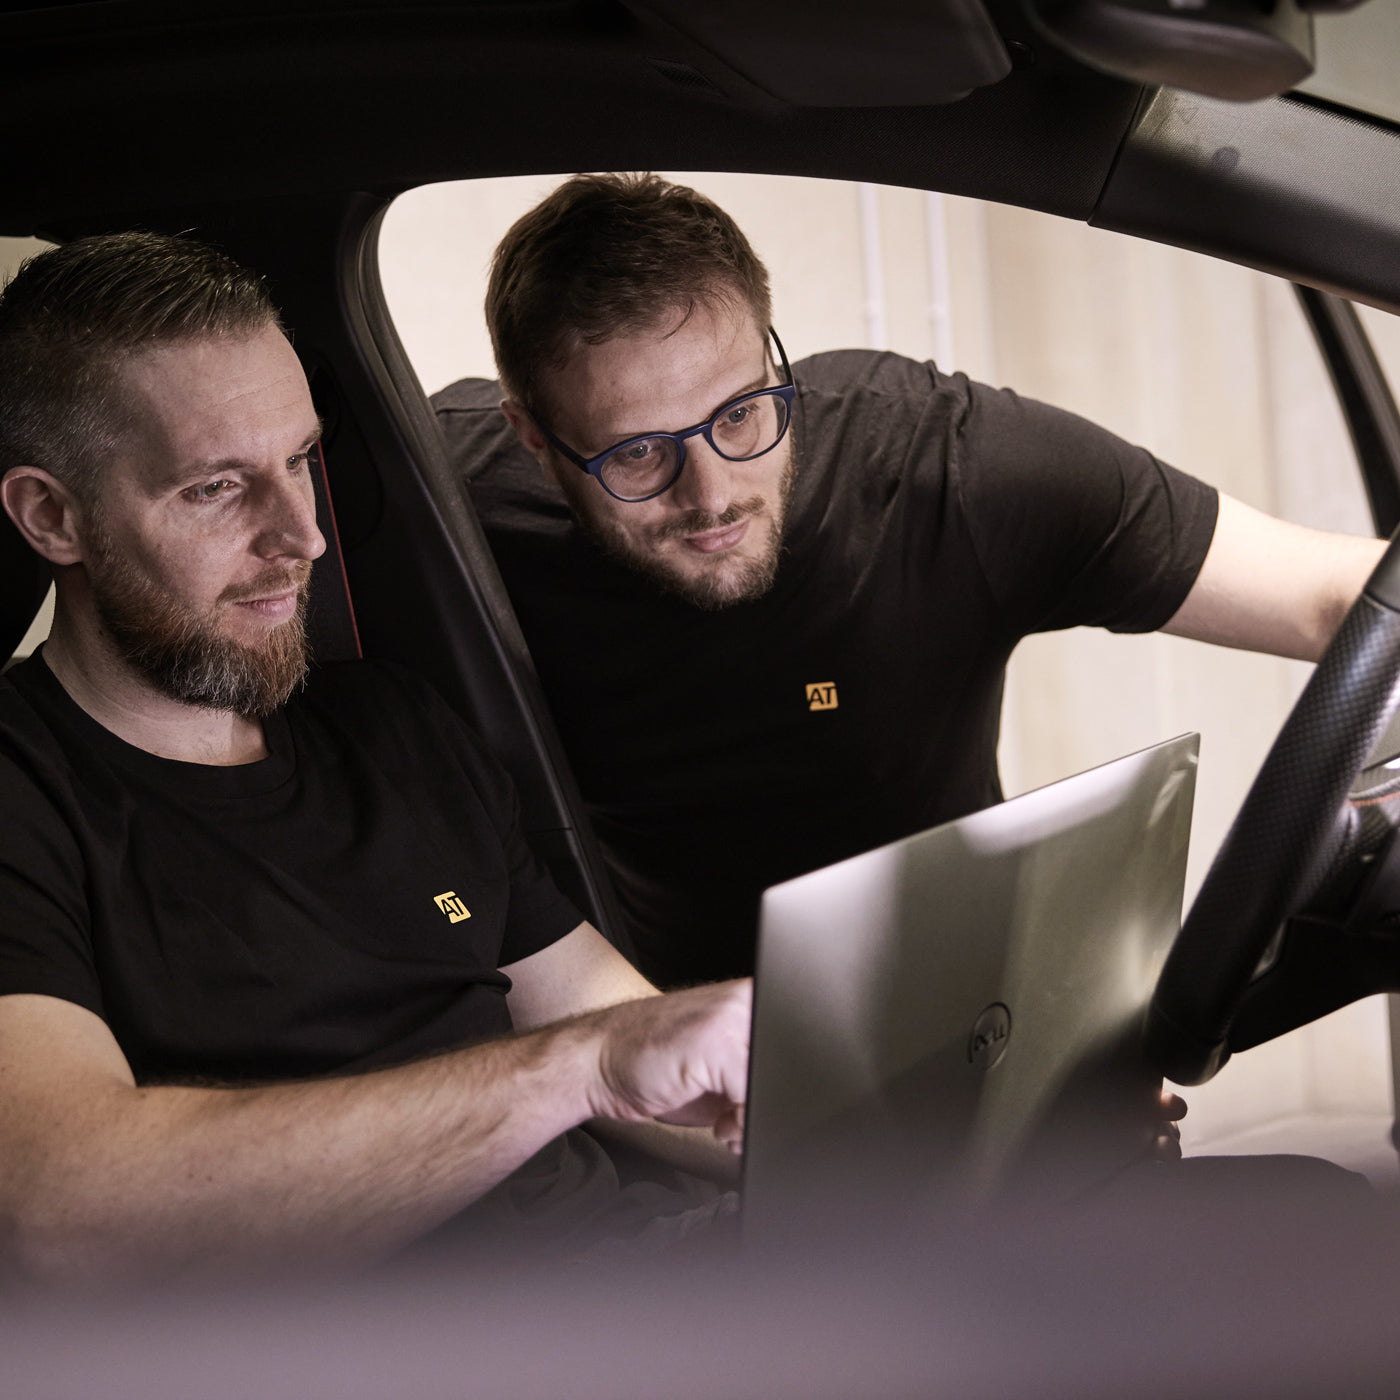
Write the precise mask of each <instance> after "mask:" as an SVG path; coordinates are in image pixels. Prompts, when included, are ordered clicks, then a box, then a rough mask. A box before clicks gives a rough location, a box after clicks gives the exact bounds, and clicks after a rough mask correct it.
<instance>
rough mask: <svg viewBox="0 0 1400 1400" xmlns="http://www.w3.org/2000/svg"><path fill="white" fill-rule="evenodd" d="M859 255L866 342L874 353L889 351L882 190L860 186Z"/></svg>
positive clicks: (872, 186) (871, 186) (870, 186)
mask: <svg viewBox="0 0 1400 1400" xmlns="http://www.w3.org/2000/svg"><path fill="white" fill-rule="evenodd" d="M859 188H860V254H861V264H862V267H863V269H864V273H865V343H866V344H867V345H868V346H869V347H870V348H871V349H872V350H888V349H889V348H890V333H889V327H888V325H887V324H886V322H885V260H884V257H883V255H882V253H881V249H880V204H879V190H878V189H877V187H876V186H874V185H866V184H862V185H861V186H860V187H859Z"/></svg>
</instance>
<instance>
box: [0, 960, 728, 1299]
mask: <svg viewBox="0 0 1400 1400" xmlns="http://www.w3.org/2000/svg"><path fill="white" fill-rule="evenodd" d="M749 1005H750V1002H749V986H748V984H747V983H727V984H722V985H718V986H715V987H704V988H697V989H695V990H694V991H690V992H682V993H677V994H674V995H672V996H668V997H659V996H658V997H648V998H646V999H644V1000H639V1001H633V1002H628V1003H625V1004H623V1005H620V1006H614V1007H610V1008H607V1009H605V1010H601V1011H595V1012H590V1013H588V1014H585V1015H582V1016H578V1017H575V1018H574V1019H572V1020H568V1021H564V1022H561V1023H558V1024H555V1025H551V1026H547V1027H543V1028H541V1029H539V1030H536V1031H532V1032H530V1033H527V1034H524V1035H516V1036H510V1037H506V1038H504V1039H501V1040H496V1041H491V1042H488V1043H486V1044H483V1045H477V1046H472V1047H469V1048H467V1049H463V1050H457V1051H452V1052H449V1053H447V1054H443V1055H439V1056H436V1057H434V1058H432V1059H427V1060H421V1061H417V1062H415V1063H412V1064H408V1065H402V1066H398V1067H396V1068H393V1069H386V1070H381V1071H377V1072H374V1073H370V1074H362V1075H355V1076H350V1077H345V1078H339V1079H325V1080H316V1081H309V1082H303V1083H288V1084H276V1085H269V1086H266V1087H260V1088H227V1089H224V1088H202V1087H200V1088H196V1087H183V1086H162V1087H149V1088H148V1087H141V1086H138V1085H137V1084H136V1083H135V1081H134V1078H133V1076H132V1073H131V1070H130V1067H129V1066H128V1065H127V1062H126V1059H125V1057H124V1056H123V1055H122V1052H121V1050H120V1049H119V1047H118V1046H117V1043H116V1041H115V1040H114V1039H113V1037H112V1034H111V1032H110V1031H109V1030H108V1028H107V1026H106V1025H105V1023H104V1022H103V1021H102V1020H100V1019H99V1018H98V1017H97V1016H95V1015H93V1014H92V1013H91V1012H90V1011H86V1010H84V1009H83V1008H81V1007H78V1006H76V1005H73V1004H72V1003H69V1002H65V1001H61V1000H58V999H56V998H52V997H43V996H29V995H24V996H6V997H0V1122H3V1123H4V1132H3V1133H0V1227H3V1228H4V1230H5V1233H6V1235H8V1236H9V1237H10V1239H11V1240H12V1241H13V1247H14V1248H15V1249H16V1250H17V1252H18V1255H19V1257H20V1260H21V1262H22V1264H24V1265H25V1266H27V1268H28V1269H29V1270H30V1271H32V1272H35V1273H37V1274H39V1275H41V1276H44V1277H48V1278H52V1279H56V1280H59V1281H70V1282H80V1281H84V1280H89V1279H93V1280H98V1279H112V1278H120V1277H127V1276H131V1277H140V1276H145V1275H157V1274H172V1273H180V1272H183V1271H198V1272H201V1273H211V1272H212V1273H219V1272H234V1271H237V1270H238V1269H240V1268H246V1267H248V1266H255V1265H258V1264H266V1263H271V1262H275V1261H279V1260H281V1261H285V1260H292V1259H295V1260H298V1261H300V1262H310V1261H314V1260H325V1261H331V1260H336V1259H353V1258H357V1257H362V1258H370V1257H374V1256H376V1255H379V1254H382V1253H384V1252H387V1251H389V1250H392V1249H393V1248H394V1247H396V1246H398V1245H400V1244H403V1243H405V1242H407V1241H409V1240H412V1239H414V1238H416V1237H417V1236H418V1235H421V1234H422V1233H424V1232H426V1231H427V1230H429V1229H431V1228H432V1227H433V1226H434V1225H436V1224H437V1223H439V1222H440V1221H442V1220H444V1219H446V1218H447V1217H448V1216H450V1215H452V1214H454V1213H455V1212H456V1211H458V1210H460V1209H461V1208H462V1207H463V1206H465V1205H467V1204H468V1203H469V1202H471V1201H472V1200H474V1199H476V1198H477V1197H478V1196H480V1195H482V1194H483V1193H484V1192H486V1191H487V1190H489V1189H490V1188H491V1187H492V1186H494V1185H495V1184H496V1183H497V1182H498V1181H500V1180H501V1179H502V1178H504V1177H505V1176H506V1175H508V1174H509V1173H510V1172H511V1171H512V1170H514V1168H515V1167H517V1166H519V1165H520V1164H521V1163H522V1162H524V1161H525V1160H526V1159H527V1158H528V1157H529V1156H531V1155H532V1154H533V1153H534V1152H535V1151H537V1150H538V1149H539V1148H540V1147H542V1146H543V1145H544V1144H545V1143H547V1142H548V1141H550V1140H551V1139H552V1138H554V1137H555V1136H557V1135H558V1134H559V1133H561V1132H563V1131H564V1130H565V1129H567V1128H570V1127H572V1126H574V1125H576V1124H578V1123H581V1122H583V1121H585V1120H587V1119H589V1118H593V1117H595V1116H597V1117H604V1118H610V1119H615V1120H620V1121H632V1122H636V1121H643V1120H645V1119H648V1118H650V1117H652V1116H655V1115H664V1116H667V1117H669V1118H673V1119H679V1120H680V1121H686V1122H691V1123H695V1124H699V1125H703V1126H705V1127H707V1128H710V1129H712V1130H713V1131H714V1132H716V1133H717V1134H719V1135H720V1136H721V1137H723V1138H725V1139H726V1140H732V1141H736V1140H737V1136H738V1125H737V1106H738V1105H739V1104H740V1103H741V1102H742V1099H743V1096H744V1092H745V1073H746V1058H747V1048H748V1034H749Z"/></svg>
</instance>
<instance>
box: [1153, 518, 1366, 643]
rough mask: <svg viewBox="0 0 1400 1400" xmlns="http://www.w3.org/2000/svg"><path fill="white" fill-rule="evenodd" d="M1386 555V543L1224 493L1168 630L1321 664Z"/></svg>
mask: <svg viewBox="0 0 1400 1400" xmlns="http://www.w3.org/2000/svg"><path fill="white" fill-rule="evenodd" d="M1384 549H1385V541H1384V540H1376V539H1367V538H1362V537H1360V536H1355V535H1334V534H1327V533H1326V532H1324V531H1321V530H1309V529H1306V528H1305V527H1304V526H1302V525H1293V524H1290V523H1289V522H1288V521H1286V520H1275V519H1274V518H1273V517H1272V516H1269V515H1265V514H1264V513H1263V512H1262V511H1257V510H1255V509H1253V507H1251V506H1247V505H1244V504H1243V503H1242V502H1240V501H1237V500H1235V499H1234V498H1233V497H1230V496H1225V495H1222V496H1221V497H1220V516H1219V519H1218V521H1217V523H1216V527H1215V537H1214V539H1213V540H1212V541H1211V546H1210V551H1209V553H1208V554H1207V555H1206V561H1205V563H1204V564H1203V565H1202V566H1201V572H1200V574H1199V575H1198V576H1197V578H1196V582H1195V585H1194V586H1193V587H1192V589H1191V592H1190V593H1188V594H1187V596H1186V601H1185V602H1184V603H1183V604H1182V605H1181V607H1180V608H1179V609H1177V612H1176V615H1175V616H1174V617H1173V618H1172V620H1171V621H1170V622H1168V623H1167V625H1166V626H1165V627H1164V628H1163V629H1162V630H1163V631H1164V632H1170V633H1172V634H1173V635H1175V636H1179V637H1193V638H1195V639H1196V640H1197V641H1203V642H1216V643H1218V644H1219V645H1221V646H1230V647H1241V648H1243V649H1245V650H1247V651H1263V652H1271V653H1273V654H1274V655H1276V656H1292V657H1297V658H1299V659H1300V660H1303V661H1316V660H1317V658H1318V657H1319V656H1321V655H1322V652H1323V649H1324V648H1325V647H1326V645H1327V643H1328V642H1329V641H1331V639H1332V634H1333V633H1334V632H1335V631H1336V630H1337V627H1338V625H1339V624H1340V622H1341V620H1342V618H1343V617H1345V616H1346V613H1347V609H1348V608H1350V607H1351V605H1352V603H1353V602H1354V601H1355V600H1356V595H1357V594H1358V593H1360V592H1361V588H1362V585H1363V584H1364V583H1365V582H1366V580H1367V578H1368V577H1369V576H1370V573H1371V570H1372V569H1374V568H1375V566H1376V564H1377V562H1378V561H1379V559H1380V557H1381V553H1382V551H1383V550H1384Z"/></svg>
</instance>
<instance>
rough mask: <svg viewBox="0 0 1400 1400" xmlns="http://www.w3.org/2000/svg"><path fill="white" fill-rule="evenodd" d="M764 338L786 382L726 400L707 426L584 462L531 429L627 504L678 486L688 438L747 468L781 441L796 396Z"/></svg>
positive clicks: (622, 446)
mask: <svg viewBox="0 0 1400 1400" xmlns="http://www.w3.org/2000/svg"><path fill="white" fill-rule="evenodd" d="M768 334H769V335H770V336H772V337H773V344H774V345H776V346H777V348H778V358H779V360H781V361H782V366H783V378H784V379H785V380H786V381H787V382H786V383H784V384H780V385H778V386H777V387H776V388H773V389H759V390H757V391H756V392H755V393H752V394H741V395H740V396H739V397H738V398H737V399H730V401H729V402H728V403H727V404H725V405H724V407H723V408H721V409H720V410H719V412H717V413H716V414H715V415H714V417H713V418H711V419H709V421H708V422H705V423H697V424H696V425H695V426H694V427H693V428H686V429H685V430H684V431H683V432H679V433H644V434H643V435H642V436H641V437H633V438H628V439H627V441H626V442H619V443H618V444H617V445H616V446H614V447H610V448H608V450H607V451H606V452H600V453H599V454H598V455H597V456H596V457H583V456H581V455H580V454H579V453H577V452H575V451H574V450H573V448H572V447H569V446H567V445H566V444H564V443H562V442H560V441H559V439H558V438H557V437H555V436H554V434H553V433H552V432H550V430H549V429H548V428H547V427H545V425H544V424H543V423H542V422H540V420H539V419H538V418H536V419H535V426H536V427H537V428H539V430H540V432H541V433H543V434H544V436H545V438H546V440H547V441H548V442H549V444H550V446H551V447H553V448H554V450H555V451H556V452H558V453H559V454H560V455H561V456H564V457H567V458H568V460H569V461H571V462H572V463H573V464H574V466H576V467H578V468H579V469H580V470H582V471H586V472H587V473H588V474H589V476H592V477H596V478H597V480H598V482H599V484H600V485H601V486H602V488H603V490H604V491H606V492H607V493H608V495H610V496H613V497H615V498H616V499H617V500H619V501H627V502H629V503H636V502H637V501H649V500H651V499H652V498H653V497H654V496H660V495H661V494H662V493H663V492H666V491H669V490H670V489H671V487H673V486H674V485H675V484H676V480H677V478H678V477H679V476H680V474H681V470H682V468H684V466H685V445H686V442H687V441H688V440H689V439H690V438H693V437H702V436H703V437H704V439H705V441H706V442H707V443H709V444H710V446H711V447H712V448H713V449H714V451H716V452H717V453H718V454H719V455H720V456H721V457H723V458H725V459H726V460H727V461H730V462H751V461H753V459H754V458H755V457H762V456H763V455H764V454H765V453H767V452H771V451H772V450H773V449H774V448H775V447H776V446H777V445H778V444H779V443H780V442H781V441H782V440H783V434H784V433H786V432H787V430H788V424H789V423H790V422H791V421H792V400H793V396H794V395H795V394H796V393H797V387H796V385H794V384H793V382H792V370H791V369H790V368H789V367H788V360H787V353H786V352H785V351H784V350H783V343H782V341H781V340H779V339H778V333H777V332H776V331H775V330H774V329H773V328H772V327H771V326H770V327H769V328H768Z"/></svg>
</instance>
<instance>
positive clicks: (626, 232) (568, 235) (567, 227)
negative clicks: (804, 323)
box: [486, 174, 771, 411]
mask: <svg viewBox="0 0 1400 1400" xmlns="http://www.w3.org/2000/svg"><path fill="white" fill-rule="evenodd" d="M736 302H737V303H738V304H739V305H742V306H745V307H747V308H748V309H749V310H750V311H752V312H753V315H754V318H755V319H756V320H757V322H758V324H759V327H760V328H761V329H766V328H767V326H768V323H769V320H770V319H771V299H770V295H769V290H768V272H767V269H766V268H765V267H764V266H763V264H762V263H761V262H760V261H759V260H758V256H757V255H756V254H755V253H754V250H753V248H752V247H751V246H750V245H749V241H748V239H747V238H745V237H744V235H743V233H742V232H741V231H740V230H739V227H738V225H737V224H736V223H735V222H734V220H733V219H731V218H730V217H729V215H728V214H726V213H725V212H724V210H723V209H721V208H720V207H719V206H718V205H717V204H715V203H714V201H713V200H710V199H706V198H705V196H704V195H702V194H697V193H696V192H695V191H694V190H692V189H688V188H687V187H686V186H685V185H673V184H672V183H671V182H670V181H669V180H663V179H662V178H661V177H660V176H659V175H651V174H641V175H637V174H631V175H628V174H601V175H575V176H574V177H573V178H572V179H569V180H566V181H564V183H563V184H562V185H560V186H559V187H558V189H556V190H555V191H554V192H553V193H552V194H550V195H548V196H547V197H546V198H545V199H543V200H542V201H541V202H540V203H539V204H537V205H536V206H535V207H534V208H533V209H532V210H530V212H529V213H528V214H526V215H525V216H524V217H523V218H521V219H519V220H517V221H516V223H515V224H514V225H512V227H511V229H510V231H509V232H508V233H507V234H506V236H505V237H504V238H503V239H502V240H501V243H500V246H499V247H498V248H497V249H496V253H495V256H494V257H493V258H492V261H491V280H490V284H489V286H488V288H487V292H486V323H487V327H488V329H489V330H490V332H491V345H492V348H493V349H494V351H495V354H496V371H497V373H498V374H499V375H500V379H501V384H502V387H503V388H504V389H505V392H506V393H507V394H508V395H509V396H510V397H511V398H513V399H515V400H517V401H518V402H520V403H522V404H524V405H525V406H526V407H527V408H528V409H530V410H531V411H536V410H539V409H540V408H542V404H541V401H540V379H541V370H542V369H546V368H558V367H559V366H561V365H562V364H564V363H565V362H566V361H567V359H568V357H569V355H570V353H571V352H572V350H573V349H575V348H576V347H577V346H578V344H580V343H582V344H585V345H597V344H599V343H600V342H602V341H605V340H610V339H611V338H612V337H613V336H615V335H619V334H621V333H624V332H627V331H638V330H645V329H648V328H649V327H651V326H654V325H656V324H657V322H658V321H660V320H662V319H663V318H664V317H666V316H667V315H668V314H670V313H673V312H677V311H679V312H681V313H683V314H685V315H688V314H689V313H690V312H691V311H693V310H694V309H695V307H696V306H697V305H698V304H708V305H717V304H718V305H723V304H726V303H727V304H734V303H736Z"/></svg>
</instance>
